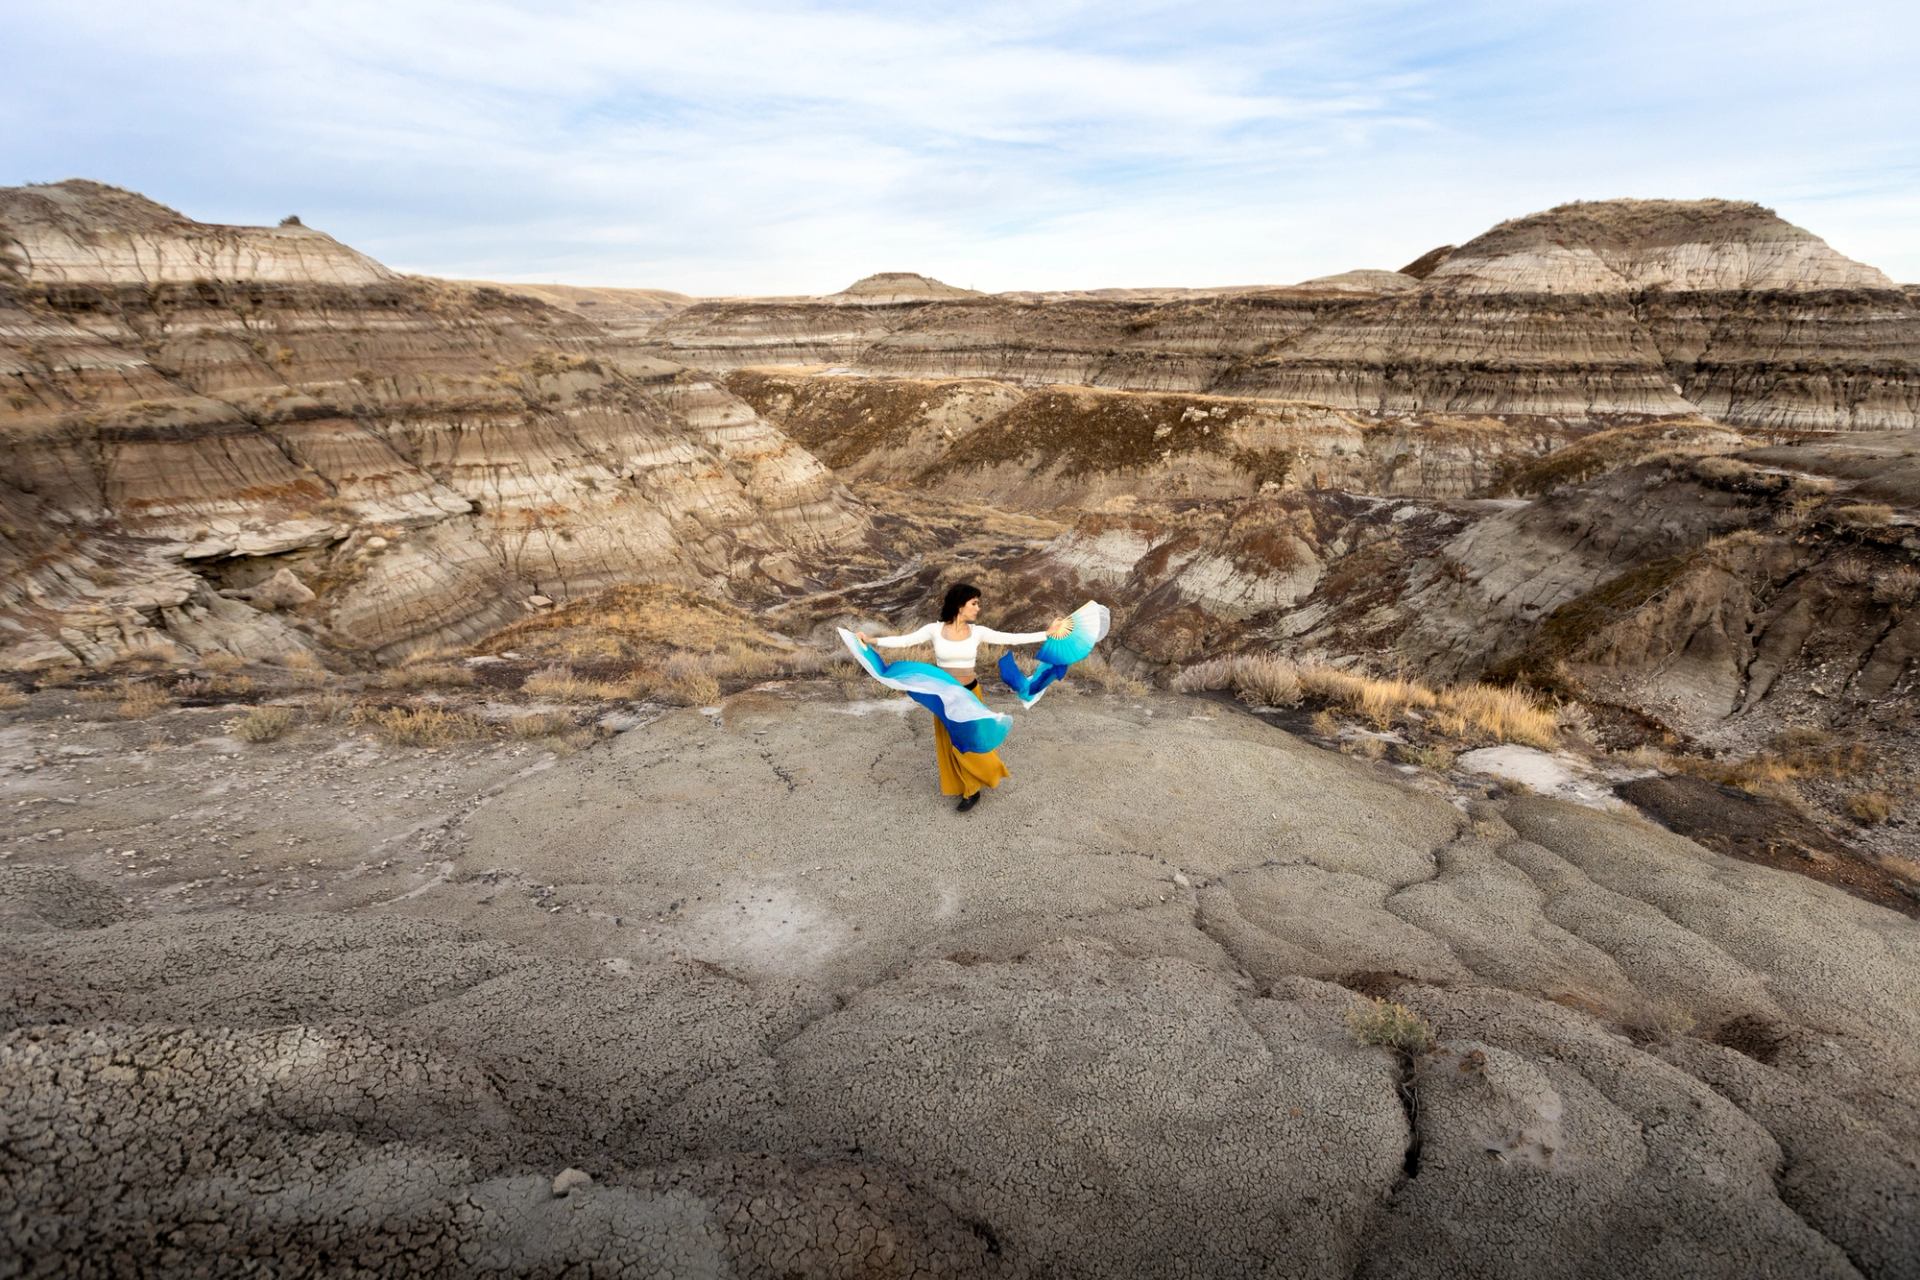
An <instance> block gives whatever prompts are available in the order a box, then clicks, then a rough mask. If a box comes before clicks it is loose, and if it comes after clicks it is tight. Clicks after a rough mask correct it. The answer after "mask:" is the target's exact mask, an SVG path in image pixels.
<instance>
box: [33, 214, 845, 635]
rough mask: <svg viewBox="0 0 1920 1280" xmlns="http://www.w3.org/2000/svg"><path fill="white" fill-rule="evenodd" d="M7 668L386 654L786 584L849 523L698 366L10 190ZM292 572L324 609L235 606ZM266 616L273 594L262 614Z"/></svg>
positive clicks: (333, 249)
mask: <svg viewBox="0 0 1920 1280" xmlns="http://www.w3.org/2000/svg"><path fill="white" fill-rule="evenodd" d="M0 231H4V233H5V235H6V236H7V237H8V238H9V240H10V242H11V243H12V245H13V246H14V247H15V251H16V258H17V260H18V261H19V262H20V263H21V264H23V265H22V267H21V269H20V271H19V273H18V279H17V281H16V282H14V283H9V284H5V285H0V379H4V386H5V395H6V400H5V405H4V407H3V408H0V514H3V515H4V519H5V527H4V528H3V529H0V560H3V561H4V563H5V566H6V574H5V585H4V587H0V650H4V655H3V656H4V660H5V661H7V662H9V663H11V664H13V665H29V666H31V665H36V664H44V663H52V662H62V661H73V660H75V659H80V660H85V661H89V662H92V661H101V660H105V659H107V658H110V657H112V656H114V655H115V654H117V653H120V652H124V651H126V650H128V649H137V648H141V647H143V646H150V645H154V644H160V643H171V644H174V645H177V646H180V647H182V648H184V649H186V650H189V651H195V650H205V649H209V648H226V649H230V650H233V651H235V652H240V653H245V654H254V655H264V654H269V653H281V652H286V651H288V650H290V649H298V648H303V647H307V646H308V645H310V644H313V643H321V644H325V645H330V646H334V647H340V648H347V649H358V650H369V651H372V652H375V653H378V654H384V655H391V654H395V653H399V652H404V651H407V650H410V649H414V648H419V647H422V646H426V645H432V644H437V643H442V642H445V641H449V640H457V639H459V638H462V637H470V636H473V635H476V634H479V633H480V632H481V631H484V630H487V629H489V628H491V627H494V626H497V625H499V624H500V623H501V622H503V621H506V620H508V619H510V618H512V617H515V616H517V615H518V614H519V612H520V611H521V609H522V607H523V601H524V600H525V599H526V598H527V597H528V596H530V595H534V594H540V595H545V596H547V597H549V598H563V597H566V596H569V595H573V594H577V593H579V592H582V591H587V590H591V589H593V588H594V587H596V586H600V585H606V584H609V583H615V582H620V581H627V580H632V579H636V578H652V579H658V580H663V581H678V582H683V583H687V584H706V583H716V584H719V583H725V584H733V585H734V586H735V587H739V588H745V587H747V586H749V585H750V584H752V583H753V582H755V581H760V582H763V583H769V584H772V583H781V582H793V581H797V580H798V579H799V578H801V577H802V576H804V574H805V573H806V572H807V569H806V567H805V564H804V558H807V557H815V556H818V555H819V554H821V553H822V552H824V551H826V550H827V549H829V548H832V547H835V546H839V545H844V544H847V543H849V542H850V541H852V540H856V539H858V537H859V536H860V534H861V531H862V529H863V527H864V518H863V516H862V515H861V514H860V512H859V510H858V508H857V505H856V504H854V503H853V502H851V500H850V499H849V498H848V496H847V495H846V493H845V491H844V490H843V489H841V488H840V486H839V485H838V484H837V483H836V482H835V481H834V480H833V478H832V476H831V475H830V474H829V473H828V472H827V471H826V470H825V468H823V467H821V466H820V464H819V463H817V462H816V461H815V460H814V459H813V458H812V457H811V456H809V455H808V454H807V453H806V452H805V451H804V450H803V449H800V448H799V447H797V446H795V445H794V444H793V443H792V442H791V441H790V440H788V439H787V438H786V437H785V436H784V435H783V434H782V433H781V432H779V431H778V430H777V429H775V428H774V427H772V426H771V425H770V424H768V423H767V422H766V421H764V420H763V419H761V418H759V417H757V416H756V415H755V414H754V413H753V412H752V411H751V410H750V409H749V408H748V407H747V406H746V405H745V404H743V403H742V402H741V401H739V400H738V399H736V398H735V397H733V396H731V395H730V394H728V393H727V392H726V391H725V390H724V389H723V388H721V387H720V386H718V385H717V384H716V383H714V382H713V381H712V380H710V379H708V378H705V377H702V376H701V375H698V374H695V373H691V372H689V371H686V370H683V369H680V368H677V367H675V366H672V365H668V364H664V363H662V362H660V361H658V360H653V359H649V358H645V357H630V356H628V355H626V354H624V353H623V351H622V350H621V348H620V346H619V344H618V342H617V341H614V340H611V339H609V338H608V337H607V335H606V334H604V333H603V332H602V331H601V330H599V329H597V328H595V327H594V326H592V325H589V324H587V323H585V322H584V321H581V320H579V319H577V318H575V317H574V316H572V315H568V314H566V313H564V312H560V311H556V310H554V309H552V308H549V307H547V306H544V305H542V304H539V303H536V302H534V301H532V300H529V299H524V298H516V297H512V296H509V295H507V294H503V293H500V292H498V291H495V290H491V289H484V288H482V289H473V288H464V287H459V286H452V285H447V284H442V283H437V282H430V281H423V280H412V279H399V278H396V277H394V276H393V275H392V273H390V272H388V271H386V269H385V268H382V267H380V266H379V265H378V264H376V263H373V262H371V261H370V260H369V259H366V258H364V257H363V256H361V255H359V254H356V253H353V252H352V251H351V250H348V249H345V248H343V247H342V246H340V245H338V244H336V243H335V242H334V241H332V240H330V239H328V238H327V237H325V236H323V235H320V234H319V233H317V232H312V231H308V230H305V229H303V228H280V229H277V230H272V231H267V230H259V229H233V228H219V227H214V228H207V227H201V226H200V225H199V224H197V223H193V222H190V221H188V220H186V219H184V218H182V217H180V216H179V215H178V214H175V213H173V212H172V211H171V210H167V209H163V208H161V207H160V206H158V205H154V204H152V203H151V202H148V201H145V200H142V199H140V198H139V197H136V196H132V195H130V194H128V193H126V192H120V191H115V190H113V189H111V188H104V187H100V186H98V185H97V184H92V183H61V184H56V185H54V186H51V187H27V188H17V189H11V190H7V191H4V192H0ZM283 572H287V573H291V574H292V575H293V576H294V577H296V578H297V579H298V580H299V582H300V583H301V584H302V585H303V586H304V587H305V588H306V589H307V590H310V591H312V592H314V593H315V595H316V599H314V600H313V601H311V602H308V603H306V604H303V605H299V606H297V607H295V608H294V609H292V610H291V611H290V612H268V611H267V610H266V609H264V608H261V607H257V606H259V605H262V604H264V603H265V602H264V601H262V600H261V599H259V598H258V597H257V596H253V597H251V598H250V597H249V593H253V592H255V589H256V588H258V587H259V586H260V585H261V584H263V583H265V582H267V581H268V580H270V579H275V578H277V577H279V575H281V574H282V573H283ZM277 594H278V598H280V599H285V593H284V592H280V593H277Z"/></svg>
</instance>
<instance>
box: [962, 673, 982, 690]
mask: <svg viewBox="0 0 1920 1280" xmlns="http://www.w3.org/2000/svg"><path fill="white" fill-rule="evenodd" d="M960 687H961V688H963V689H978V688H979V687H980V680H979V677H977V676H976V677H975V678H974V679H972V680H969V681H967V682H966V683H965V684H964V685H961V686H960Z"/></svg>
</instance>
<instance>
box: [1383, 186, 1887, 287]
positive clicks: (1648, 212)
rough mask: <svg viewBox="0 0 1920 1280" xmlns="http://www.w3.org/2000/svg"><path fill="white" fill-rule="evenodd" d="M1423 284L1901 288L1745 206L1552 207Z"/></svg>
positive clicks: (1463, 251)
mask: <svg viewBox="0 0 1920 1280" xmlns="http://www.w3.org/2000/svg"><path fill="white" fill-rule="evenodd" d="M1436 252H1437V251H1436ZM1427 256H1428V257H1432V256H1433V255H1432V254H1429V255H1427ZM1424 261H1425V260H1424V259H1422V260H1421V262H1424ZM1421 262H1416V263H1413V264H1410V266H1419V265H1421ZM1407 274H1408V275H1414V274H1417V273H1416V272H1415V271H1412V270H1409V271H1408V272H1407ZM1427 284H1428V285H1429V286H1432V287H1439V288H1449V289H1454V290H1459V291H1465V292H1473V293H1505V292H1539V293H1582V294H1593V293H1621V292H1627V291H1630V290H1636V289H1652V288H1661V289H1684V290H1704V291H1717V290H1728V289H1732V290H1752V291H1761V290H1792V291H1806V290H1820V289H1892V288H1894V287H1895V285H1894V283H1893V281H1891V280H1889V279H1888V278H1887V277H1886V276H1885V275H1883V274H1881V273H1880V272H1879V271H1877V270H1875V269H1874V268H1872V267H1869V266H1867V265H1866V264H1865V263H1861V262H1855V261H1854V260H1853V259H1851V258H1849V257H1846V256H1845V255H1843V254H1841V253H1838V252H1836V251H1835V250H1834V249H1833V248H1832V247H1831V246H1829V245H1828V244H1827V242H1826V241H1824V240H1822V239H1820V237H1818V236H1816V235H1814V234H1813V233H1812V232H1810V231H1806V230H1803V229H1802V228H1800V227H1796V226H1794V225H1793V224H1792V223H1790V222H1788V221H1786V220H1785V219H1783V218H1781V217H1780V216H1779V215H1778V214H1776V213H1775V212H1774V211H1773V210H1771V209H1767V208H1763V207H1762V206H1760V205H1757V204H1753V203H1751V202H1748V201H1743V200H1595V201H1576V202H1574V203H1571V204H1563V205H1556V206H1555V207H1554V208H1551V209H1548V210H1546V211H1545V212H1543V213H1533V214H1528V215H1527V216H1526V217H1524V218H1514V219H1511V220H1509V221H1506V222H1502V223H1501V224H1500V225H1498V226H1496V227H1494V228H1493V229H1492V230H1490V231H1488V232H1486V233H1485V234H1483V235H1480V236H1478V237H1476V238H1474V239H1472V240H1469V241H1468V242H1467V243H1466V244H1464V245H1461V246H1460V247H1459V248H1458V249H1455V250H1454V251H1453V252H1452V253H1449V254H1447V255H1446V257H1445V258H1444V259H1443V260H1441V261H1440V262H1438V263H1437V264H1436V265H1435V266H1434V267H1433V270H1432V272H1431V273H1430V274H1429V275H1428V276H1427Z"/></svg>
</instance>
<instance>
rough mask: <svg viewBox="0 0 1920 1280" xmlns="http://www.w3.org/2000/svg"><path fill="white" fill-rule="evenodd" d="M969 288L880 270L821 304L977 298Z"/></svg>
mask: <svg viewBox="0 0 1920 1280" xmlns="http://www.w3.org/2000/svg"><path fill="white" fill-rule="evenodd" d="M981 296H982V295H981V294H979V293H976V292H975V291H974V290H972V289H956V288H954V287H953V286H952V285H950V284H945V283H943V282H941V281H939V280H935V279H933V278H932V277H931V276H923V275H920V274H919V273H917V272H913V271H881V272H876V273H875V274H873V275H870V276H862V277H861V278H860V279H858V280H855V281H854V282H853V283H852V284H850V285H848V286H847V287H846V288H844V289H842V290H841V291H840V292H838V293H830V294H828V295H827V296H826V298H825V299H824V301H827V302H832V303H836V304H838V305H841V306H854V307H884V306H892V305H896V304H899V303H906V302H938V301H939V300H941V299H943V298H978V297H981Z"/></svg>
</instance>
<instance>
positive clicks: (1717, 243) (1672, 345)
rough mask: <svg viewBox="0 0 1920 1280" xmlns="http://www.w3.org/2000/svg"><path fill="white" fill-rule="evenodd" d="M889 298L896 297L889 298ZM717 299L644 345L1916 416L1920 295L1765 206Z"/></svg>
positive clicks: (1588, 211) (708, 361)
mask: <svg viewBox="0 0 1920 1280" xmlns="http://www.w3.org/2000/svg"><path fill="white" fill-rule="evenodd" d="M888 296H889V297H891V295H888ZM830 301H831V300H828V299H818V300H802V299H788V300H779V301H777V302H761V301H742V302H734V303H730V302H713V303H708V304H705V305H704V306H703V307H702V308H696V309H694V310H695V311H697V312H698V314H697V315H696V314H692V313H684V314H682V315H681V316H679V317H675V318H674V319H672V320H670V321H668V322H667V323H666V324H664V325H663V326H662V327H661V328H660V329H659V330H657V331H656V334H655V346H654V349H655V350H656V351H658V352H659V353H661V354H664V355H667V356H668V357H669V358H673V359H681V360H685V361H687V362H689V363H693V364H699V365H702V366H705V367H712V368H718V369H732V368H738V367H741V366H744V365H754V364H789V365H792V364H821V363H824V364H832V365H838V366H845V367H847V368H849V369H851V370H852V371H854V372H859V373H867V374H895V375H910V376H914V377H923V378H940V377H948V378H952V377H978V378H997V379H1003V380H1010V381H1021V382H1063V383H1078V384H1083V385H1088V386H1106V387H1119V388H1125V389H1134V390H1154V391H1194V392H1208V393H1212V394H1225V395H1234V396H1245V397H1251V398H1280V399H1309V400H1315V401H1319V402H1322V403H1325V404H1328V405H1332V406H1335V407H1338V408H1342V409H1348V410H1357V411H1361V412H1368V413H1407V412H1445V413H1499V414H1534V415H1547V416H1554V417H1580V418H1588V419H1596V420H1605V419H1607V418H1610V417H1614V416H1618V415H1623V414H1633V415H1665V414H1681V413H1706V414H1709V415H1712V416H1716V417H1720V418H1723V419H1725V420H1727V421H1731V422H1737V423H1741V424H1746V425H1753V426H1760V427H1770V428H1772V427H1793V428H1803V427H1805V428H1816V429H1841V430H1860V429H1882V428H1901V429H1910V428H1912V427H1913V426H1914V425H1915V424H1916V423H1920V308H1916V306H1915V304H1914V302H1913V300H1912V298H1911V297H1909V295H1908V292H1907V291H1906V290H1904V289H1902V288H1900V287H1899V286H1896V285H1894V284H1893V283H1892V282H1891V281H1889V280H1888V279H1887V278H1886V277H1885V276H1884V275H1882V274H1881V273H1880V272H1878V271H1876V270H1874V269H1873V268H1871V267H1868V266H1865V265H1863V264H1861V263H1857V262H1854V261H1852V260H1850V259H1848V258H1845V257H1843V256H1842V255H1840V254H1838V253H1836V252H1835V251H1834V250H1833V249H1832V248H1830V247H1829V246H1827V245H1826V244H1825V243H1824V242H1822V241H1821V240H1819V239H1818V238H1817V237H1815V236H1813V235H1812V234H1810V233H1808V232H1807V231H1804V230H1802V229H1801V228H1799V227H1795V226H1792V225H1790V224H1788V223H1786V222H1784V221H1782V220H1781V219H1780V218H1778V217H1777V216H1775V215H1774V214H1773V213H1771V212H1770V211H1768V210H1765V209H1762V208H1760V207H1759V206H1757V205H1752V204H1740V203H1734V202H1729V201H1719V200H1704V201H1641V200H1618V201H1603V202H1597V203H1591V204H1575V205H1563V206H1561V207H1559V208H1556V209H1552V210H1548V211H1547V212H1545V213H1540V214H1535V215H1532V216H1530V217H1527V218H1521V219H1518V220H1516V221H1513V222H1509V223H1503V224H1501V225H1500V226H1499V227H1496V228H1494V229H1493V230H1492V231H1489V232H1488V233H1487V234H1485V235H1483V236H1481V237H1479V238H1477V239H1475V240H1472V241H1470V242H1468V243H1467V244H1465V245H1461V246H1459V247H1457V248H1456V247H1452V246H1446V247H1443V248H1441V249H1436V250H1433V251H1432V252H1430V253H1428V254H1425V255H1423V256H1422V257H1421V258H1419V259H1416V260H1415V261H1414V262H1411V263H1409V264H1408V265H1407V270H1405V271H1400V272H1386V271H1353V272H1346V273H1344V274H1342V275H1337V276H1328V277H1322V278H1320V279H1317V280H1311V281H1307V282H1306V283H1304V284H1300V285H1295V286H1291V287H1288V288H1279V289H1273V288H1268V289H1257V290H1219V291H1212V292H1195V293H1190V294H1181V293H1179V292H1178V291H1149V290H1141V291H1126V290H1108V291H1097V293H1096V294H1077V295H1061V294H1056V295H1047V294H1028V293H1020V294H1003V295H997V296H993V297H976V298H964V299H949V300H945V301H942V300H938V299H937V298H932V297H929V296H920V297H918V298H915V299H911V300H909V299H907V298H906V295H902V300H901V301H899V302H898V303H896V304H895V305H891V306H888V307H881V308H866V309H864V310H863V311H862V313H861V314H862V317H863V321H864V323H862V324H849V323H848V322H847V321H846V320H845V318H844V316H843V315H841V314H839V313H842V312H844V311H845V310H847V308H844V307H840V306H835V307H833V308H832V309H831V310H830V309H829V306H828V303H829V302H830Z"/></svg>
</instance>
